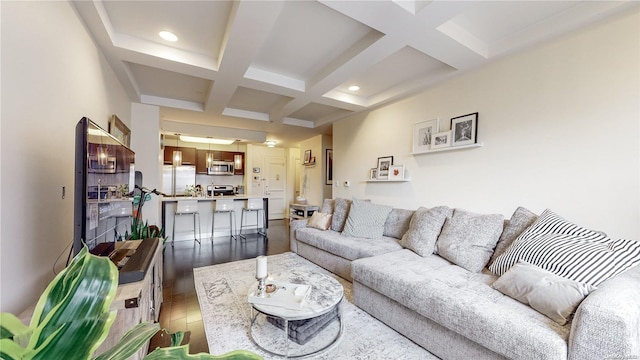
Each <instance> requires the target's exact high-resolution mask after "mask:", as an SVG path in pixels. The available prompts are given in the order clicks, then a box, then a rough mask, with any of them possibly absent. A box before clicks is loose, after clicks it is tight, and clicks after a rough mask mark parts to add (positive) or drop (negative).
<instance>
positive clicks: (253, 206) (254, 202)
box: [238, 198, 267, 239]
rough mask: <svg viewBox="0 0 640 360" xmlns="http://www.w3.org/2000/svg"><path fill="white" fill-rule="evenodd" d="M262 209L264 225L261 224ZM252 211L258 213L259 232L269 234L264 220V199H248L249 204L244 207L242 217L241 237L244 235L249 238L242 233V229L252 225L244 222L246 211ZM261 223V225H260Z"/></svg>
mask: <svg viewBox="0 0 640 360" xmlns="http://www.w3.org/2000/svg"><path fill="white" fill-rule="evenodd" d="M260 211H262V225H260ZM252 212H255V213H256V229H259V230H258V234H259V235H262V236H265V237H266V236H267V234H266V233H265V232H264V220H265V217H264V216H265V213H264V207H263V204H262V199H258V198H255V199H247V206H245V207H243V208H242V216H241V217H240V233H239V234H238V235H240V237H243V238H245V239H246V238H247V237H246V236H244V235H242V229H244V228H245V227H248V226H250V225H245V224H244V216H245V214H246V213H252ZM259 225H260V227H258V226H259Z"/></svg>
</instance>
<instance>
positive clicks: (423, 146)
mask: <svg viewBox="0 0 640 360" xmlns="http://www.w3.org/2000/svg"><path fill="white" fill-rule="evenodd" d="M439 131H440V118H435V119H433V120H427V121H421V122H419V123H415V124H413V152H414V153H419V152H423V151H427V150H429V149H431V136H432V135H433V134H435V133H437V132H439Z"/></svg>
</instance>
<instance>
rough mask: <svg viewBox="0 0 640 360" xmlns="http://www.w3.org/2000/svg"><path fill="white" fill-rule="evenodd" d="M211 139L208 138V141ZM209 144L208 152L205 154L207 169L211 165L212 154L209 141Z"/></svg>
mask: <svg viewBox="0 0 640 360" xmlns="http://www.w3.org/2000/svg"><path fill="white" fill-rule="evenodd" d="M210 138H211V137H208V139H210ZM208 143H209V152H207V169H209V168H210V167H211V166H212V165H213V153H212V152H211V141H208Z"/></svg>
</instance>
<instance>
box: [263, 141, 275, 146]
mask: <svg viewBox="0 0 640 360" xmlns="http://www.w3.org/2000/svg"><path fill="white" fill-rule="evenodd" d="M265 144H267V147H275V146H276V142H275V141H273V140H269V141H267V142H265Z"/></svg>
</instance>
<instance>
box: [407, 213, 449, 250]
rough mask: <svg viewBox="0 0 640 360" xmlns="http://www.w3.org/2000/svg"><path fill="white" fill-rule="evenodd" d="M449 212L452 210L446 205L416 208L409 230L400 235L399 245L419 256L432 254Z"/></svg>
mask: <svg viewBox="0 0 640 360" xmlns="http://www.w3.org/2000/svg"><path fill="white" fill-rule="evenodd" d="M451 214H452V210H451V209H450V208H448V207H446V206H438V207H434V208H432V209H428V208H425V207H420V208H418V210H416V211H415V212H414V213H413V217H411V222H410V224H409V230H407V232H406V233H405V234H404V235H403V236H402V240H400V245H402V246H404V247H405V248H407V249H409V250H412V251H414V252H415V253H416V254H418V255H420V256H429V255H431V254H433V251H434V248H435V245H436V240H438V235H439V234H440V230H441V229H442V225H444V222H445V220H446V219H447V218H449V217H450V216H451Z"/></svg>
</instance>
